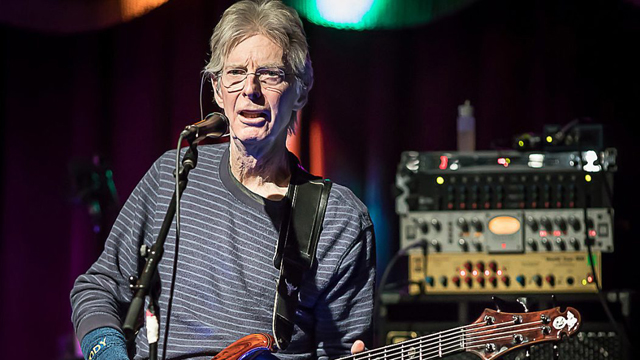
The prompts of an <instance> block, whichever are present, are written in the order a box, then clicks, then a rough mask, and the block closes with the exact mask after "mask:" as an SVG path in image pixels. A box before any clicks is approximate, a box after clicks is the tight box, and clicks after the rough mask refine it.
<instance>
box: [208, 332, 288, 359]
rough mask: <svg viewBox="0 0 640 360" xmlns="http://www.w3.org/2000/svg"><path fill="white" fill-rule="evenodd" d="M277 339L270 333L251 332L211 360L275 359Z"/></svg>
mask: <svg viewBox="0 0 640 360" xmlns="http://www.w3.org/2000/svg"><path fill="white" fill-rule="evenodd" d="M275 343H276V341H275V339H274V338H273V336H271V335H269V334H251V335H247V336H245V337H243V338H241V339H240V340H237V341H235V342H234V343H233V344H231V345H229V346H227V347H226V348H224V350H222V351H220V352H219V353H218V355H216V356H214V357H213V358H212V359H211V360H252V359H255V358H257V357H259V358H261V359H265V360H266V359H275V358H276V357H275V356H273V355H272V354H271V353H272V352H275V351H276V347H275Z"/></svg>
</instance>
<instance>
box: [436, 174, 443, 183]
mask: <svg viewBox="0 0 640 360" xmlns="http://www.w3.org/2000/svg"><path fill="white" fill-rule="evenodd" d="M436 183H438V185H442V184H444V178H443V177H442V176H438V177H437V178H436Z"/></svg>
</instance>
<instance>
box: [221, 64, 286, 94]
mask: <svg viewBox="0 0 640 360" xmlns="http://www.w3.org/2000/svg"><path fill="white" fill-rule="evenodd" d="M221 73H222V74H221V76H220V75H219V76H220V79H221V81H222V86H224V87H225V88H226V89H227V90H228V91H240V90H242V88H243V87H244V81H245V80H246V79H247V76H249V75H255V76H256V77H257V78H258V80H260V83H262V84H264V85H266V86H278V85H280V84H282V83H283V82H284V79H285V77H286V76H287V74H286V73H285V72H284V70H282V69H280V68H276V67H272V68H260V69H258V70H256V71H255V72H252V73H251V72H247V70H245V69H227V70H223V71H222V72H221Z"/></svg>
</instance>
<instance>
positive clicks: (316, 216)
mask: <svg viewBox="0 0 640 360" xmlns="http://www.w3.org/2000/svg"><path fill="white" fill-rule="evenodd" d="M297 173H298V176H295V178H296V179H294V180H293V193H292V194H291V196H290V198H289V200H290V202H291V206H290V207H286V208H287V209H286V210H285V214H283V218H282V224H281V227H280V237H279V239H278V246H277V250H276V255H275V256H274V258H273V263H274V266H275V267H276V268H277V269H280V277H279V278H278V284H277V287H276V298H275V302H274V306H273V335H274V337H275V339H276V345H277V346H278V349H280V350H284V349H286V348H287V346H289V343H290V342H291V336H292V335H293V325H294V319H295V314H296V309H297V307H298V291H299V289H300V284H301V283H302V278H303V276H304V274H305V273H306V272H307V270H309V269H310V268H311V267H313V262H314V260H315V256H316V249H317V247H318V239H319V237H320V231H321V230H322V221H323V219H324V214H325V211H326V209H327V201H328V200H329V191H330V190H331V181H330V180H328V179H319V178H315V177H312V176H311V175H309V174H308V173H306V172H304V173H303V171H297ZM302 173H303V174H302Z"/></svg>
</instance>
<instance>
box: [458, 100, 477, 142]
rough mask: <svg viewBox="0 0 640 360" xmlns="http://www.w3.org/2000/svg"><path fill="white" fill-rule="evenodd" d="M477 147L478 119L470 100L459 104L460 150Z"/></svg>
mask: <svg viewBox="0 0 640 360" xmlns="http://www.w3.org/2000/svg"><path fill="white" fill-rule="evenodd" d="M475 149H476V119H475V118H474V117H473V106H471V103H470V102H469V100H467V101H465V102H464V104H462V105H460V106H458V151H474V150H475Z"/></svg>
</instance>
